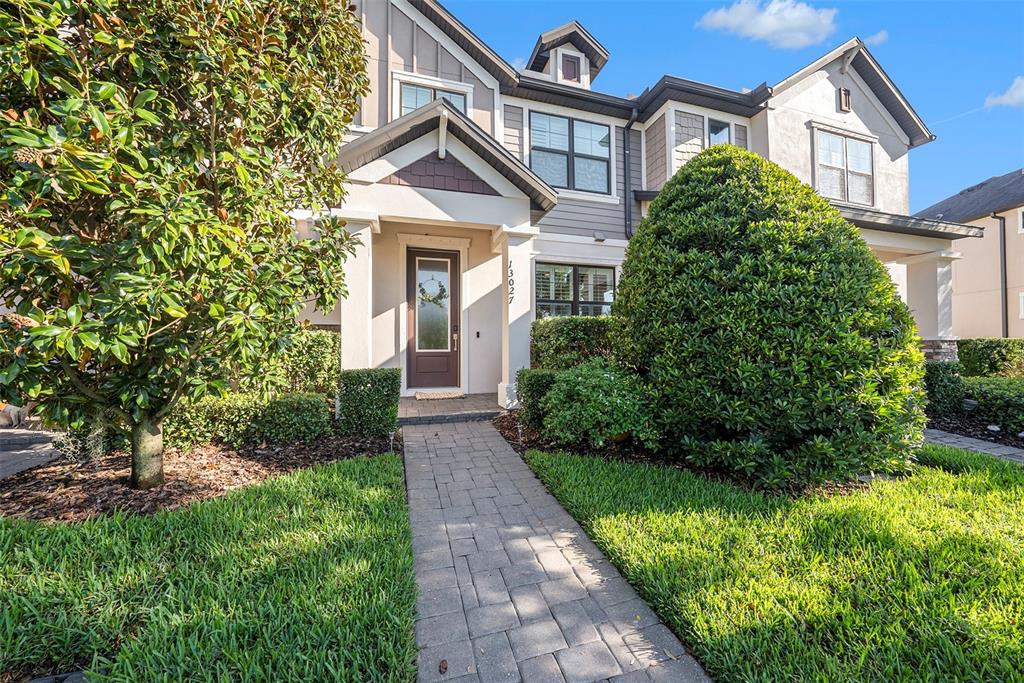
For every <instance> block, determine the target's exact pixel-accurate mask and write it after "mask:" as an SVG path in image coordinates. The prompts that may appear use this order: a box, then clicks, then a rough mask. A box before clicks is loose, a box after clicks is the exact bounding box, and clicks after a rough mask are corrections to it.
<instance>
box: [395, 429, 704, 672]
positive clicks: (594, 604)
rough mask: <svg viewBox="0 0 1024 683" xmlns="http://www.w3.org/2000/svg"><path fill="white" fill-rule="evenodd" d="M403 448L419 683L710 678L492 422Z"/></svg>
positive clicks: (441, 432) (420, 433) (419, 436)
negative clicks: (413, 569)
mask: <svg viewBox="0 0 1024 683" xmlns="http://www.w3.org/2000/svg"><path fill="white" fill-rule="evenodd" d="M403 438H404V441H405V469H406V480H407V484H408V488H409V508H410V516H411V520H412V529H413V551H414V556H415V562H416V583H417V588H418V593H419V594H418V600H417V613H418V614H417V621H416V641H417V644H418V645H419V648H420V652H419V661H418V670H419V676H418V680H419V681H422V682H432V681H460V682H463V681H464V682H466V683H468V682H470V681H481V682H482V683H489V682H490V681H525V682H526V683H533V682H534V681H538V682H539V681H556V682H561V681H566V682H568V683H585V682H590V681H605V680H610V681H614V682H615V683H626V682H628V683H637V682H641V681H647V682H650V681H673V682H675V683H689V682H692V681H709V680H710V679H708V678H707V676H706V674H705V673H704V671H703V669H701V667H700V665H699V664H698V663H697V661H696V660H695V659H693V658H692V657H691V656H689V655H688V654H687V653H686V651H685V649H684V648H683V646H682V644H680V642H679V640H678V639H676V637H675V636H674V635H673V634H672V632H671V631H669V629H668V628H666V627H665V626H664V624H662V623H661V622H660V621H659V619H658V617H657V615H656V614H655V613H654V612H653V611H652V610H651V608H650V607H648V606H647V604H646V603H644V601H643V600H642V599H641V598H639V597H638V596H637V594H636V592H634V590H633V589H632V588H631V587H630V586H629V584H628V583H626V581H625V580H624V579H623V578H622V577H621V576H620V575H619V573H618V571H616V569H615V568H614V567H613V566H611V564H609V563H608V561H607V560H606V559H605V557H604V556H603V555H602V554H601V552H600V551H599V550H598V549H597V548H596V547H595V546H594V544H593V543H592V542H591V541H590V539H589V538H587V536H586V534H585V533H584V532H583V530H582V529H581V528H580V526H579V525H578V524H577V523H576V522H575V520H573V519H572V518H571V517H570V516H569V514H568V513H567V512H566V511H565V510H564V509H563V508H562V506H561V505H559V504H558V502H557V501H556V500H555V499H554V497H552V496H551V495H550V494H549V493H548V492H547V491H546V490H545V488H544V486H543V485H542V484H541V483H540V481H539V480H538V479H537V478H536V476H534V474H533V472H532V471H531V470H530V468H529V467H528V466H527V465H526V463H525V462H523V460H522V458H520V457H519V455H518V454H517V453H516V452H515V451H513V450H512V448H510V447H509V445H508V444H507V443H506V442H505V440H504V439H503V438H502V437H501V435H500V434H498V432H497V431H496V430H495V429H494V427H493V426H491V424H490V423H489V422H456V423H449V424H431V425H414V426H406V427H405V428H404V429H403ZM442 662H443V663H442ZM442 670H443V671H444V673H442Z"/></svg>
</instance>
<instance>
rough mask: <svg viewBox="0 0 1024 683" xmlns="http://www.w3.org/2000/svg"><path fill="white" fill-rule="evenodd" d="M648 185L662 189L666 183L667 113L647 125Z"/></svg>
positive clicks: (650, 187)
mask: <svg viewBox="0 0 1024 683" xmlns="http://www.w3.org/2000/svg"><path fill="white" fill-rule="evenodd" d="M645 136H646V142H647V148H646V153H647V187H646V188H645V189H648V190H660V189H661V186H662V185H664V184H665V180H667V178H666V177H665V173H666V170H665V164H666V161H665V115H664V114H662V115H661V116H659V117H658V118H656V119H655V120H654V121H652V122H651V125H649V126H648V127H647V132H646V133H645Z"/></svg>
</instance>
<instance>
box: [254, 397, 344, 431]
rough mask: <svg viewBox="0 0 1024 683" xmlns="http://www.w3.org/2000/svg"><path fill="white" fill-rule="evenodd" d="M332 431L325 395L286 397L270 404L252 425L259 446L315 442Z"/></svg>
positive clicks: (274, 400)
mask: <svg viewBox="0 0 1024 683" xmlns="http://www.w3.org/2000/svg"><path fill="white" fill-rule="evenodd" d="M330 431H331V411H330V410H329V409H328V408H327V397H326V396H324V395H323V394H308V393H307V394H285V395H284V396H280V397H278V398H275V399H273V400H272V401H270V402H269V403H267V404H266V405H265V406H264V407H263V409H262V410H261V411H260V413H259V415H257V417H256V420H255V421H254V422H253V425H252V432H253V434H252V435H253V437H254V438H255V440H256V441H258V442H266V443H281V442H284V441H312V440H313V439H316V438H318V437H321V436H323V435H324V434H328V433H330Z"/></svg>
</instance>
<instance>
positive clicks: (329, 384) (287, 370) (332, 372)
mask: <svg viewBox="0 0 1024 683" xmlns="http://www.w3.org/2000/svg"><path fill="white" fill-rule="evenodd" d="M340 342H341V336H340V335H339V334H338V333H337V332H331V331H329V330H302V331H301V332H299V333H298V334H296V335H295V336H294V337H293V338H292V345H291V346H290V347H289V348H288V350H287V351H285V352H284V356H283V358H282V366H283V368H282V369H283V372H284V380H285V386H286V387H287V390H288V391H289V392H292V393H300V394H307V393H309V394H323V395H326V396H330V397H332V398H333V397H334V392H335V391H337V388H338V372H339V370H340V369H341V367H340V358H341V343H340Z"/></svg>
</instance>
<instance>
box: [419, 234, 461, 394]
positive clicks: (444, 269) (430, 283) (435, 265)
mask: <svg viewBox="0 0 1024 683" xmlns="http://www.w3.org/2000/svg"><path fill="white" fill-rule="evenodd" d="M407 261H408V268H409V270H408V273H407V275H406V282H407V283H408V285H409V289H408V292H407V295H408V299H406V301H408V302H409V321H408V323H409V326H408V329H409V340H408V344H409V363H408V369H409V378H408V386H409V387H410V388H427V387H457V386H459V344H460V343H461V339H460V334H459V315H460V314H459V312H460V311H461V308H460V307H459V295H460V294H461V292H459V253H458V252H451V251H434V250H428V249H409V252H408V254H407Z"/></svg>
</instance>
